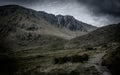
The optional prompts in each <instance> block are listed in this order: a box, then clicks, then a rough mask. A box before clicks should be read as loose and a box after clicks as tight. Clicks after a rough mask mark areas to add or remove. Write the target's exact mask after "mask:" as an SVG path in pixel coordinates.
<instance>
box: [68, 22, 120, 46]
mask: <svg viewBox="0 0 120 75" xmlns="http://www.w3.org/2000/svg"><path fill="white" fill-rule="evenodd" d="M119 32H120V24H113V25H108V26H104V27H101V28H99V29H97V30H95V31H93V32H90V33H88V34H87V35H83V36H80V37H77V38H74V39H72V40H70V41H69V42H68V43H67V44H66V47H67V48H70V47H71V48H79V47H84V46H99V45H102V46H104V45H109V44H112V43H119V42H120V33H119Z"/></svg>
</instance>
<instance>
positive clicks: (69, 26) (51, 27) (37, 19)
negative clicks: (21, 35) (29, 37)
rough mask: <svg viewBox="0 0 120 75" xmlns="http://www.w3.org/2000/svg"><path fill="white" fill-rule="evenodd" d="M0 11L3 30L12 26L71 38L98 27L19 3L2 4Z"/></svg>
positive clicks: (0, 22)
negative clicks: (28, 7) (19, 4)
mask: <svg viewBox="0 0 120 75" xmlns="http://www.w3.org/2000/svg"><path fill="white" fill-rule="evenodd" d="M0 11H1V12H0V17H1V18H0V24H1V25H2V26H4V27H1V29H2V30H6V29H9V27H12V28H14V29H16V28H17V29H16V30H18V29H20V30H21V29H22V30H25V31H36V32H38V31H39V32H38V33H40V34H41V33H42V34H49V35H55V36H58V37H62V38H66V39H68V38H69V39H71V38H73V37H76V36H80V35H84V34H86V33H88V32H90V31H93V30H95V29H96V28H97V27H94V26H92V25H89V24H85V23H83V22H80V21H78V20H76V19H75V18H74V17H72V16H62V15H57V16H55V15H53V14H48V13H46V12H43V11H35V10H32V9H27V8H24V7H21V6H18V5H6V6H0ZM11 30H13V29H11ZM58 34H60V35H58Z"/></svg>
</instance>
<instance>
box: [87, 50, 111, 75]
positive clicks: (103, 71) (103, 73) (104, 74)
mask: <svg viewBox="0 0 120 75" xmlns="http://www.w3.org/2000/svg"><path fill="white" fill-rule="evenodd" d="M105 54H106V52H101V53H98V54H95V55H94V56H93V57H92V58H91V59H90V60H89V61H88V63H89V64H92V65H93V66H95V68H96V69H97V70H98V72H99V73H100V75H111V74H110V72H109V70H108V69H107V68H106V67H105V66H101V60H102V57H103V56H104V55H105Z"/></svg>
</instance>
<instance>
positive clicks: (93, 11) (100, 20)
mask: <svg viewBox="0 0 120 75" xmlns="http://www.w3.org/2000/svg"><path fill="white" fill-rule="evenodd" d="M7 4H18V5H22V6H25V7H28V8H32V9H34V10H37V11H46V12H48V13H53V14H55V15H58V14H62V15H72V16H74V17H75V18H76V19H78V20H80V21H83V22H86V23H89V24H93V25H95V26H103V25H107V24H112V23H117V22H120V0H0V5H7Z"/></svg>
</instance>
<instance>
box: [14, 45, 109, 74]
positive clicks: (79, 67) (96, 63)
mask: <svg viewBox="0 0 120 75" xmlns="http://www.w3.org/2000/svg"><path fill="white" fill-rule="evenodd" d="M105 54H106V52H105V50H103V49H102V48H99V47H98V48H96V49H93V50H87V49H71V50H57V51H45V50H44V51H41V50H26V51H22V52H16V53H14V56H15V59H16V60H17V65H18V67H19V69H18V70H17V72H16V74H17V75H111V74H110V73H109V71H108V70H107V69H106V68H105V67H104V66H101V59H102V57H103V56H104V55H105ZM83 55H88V56H89V58H88V60H80V61H77V62H74V61H75V60H74V59H77V60H78V59H79V56H83ZM76 56H78V58H75V57H76ZM72 57H73V59H70V60H69V59H68V58H72ZM55 59H58V62H56V60H55ZM67 60H68V61H67Z"/></svg>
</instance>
